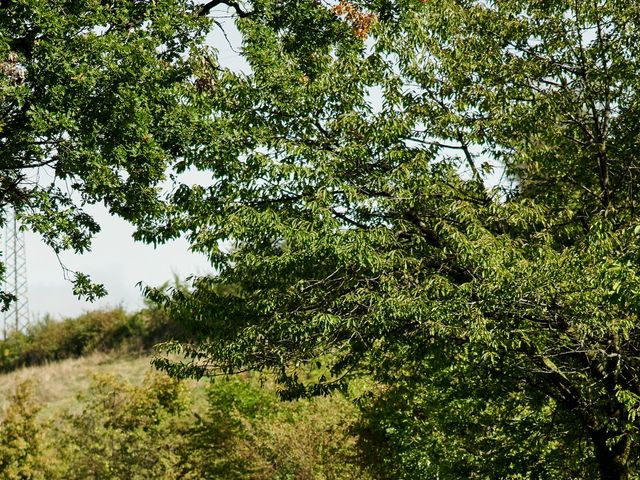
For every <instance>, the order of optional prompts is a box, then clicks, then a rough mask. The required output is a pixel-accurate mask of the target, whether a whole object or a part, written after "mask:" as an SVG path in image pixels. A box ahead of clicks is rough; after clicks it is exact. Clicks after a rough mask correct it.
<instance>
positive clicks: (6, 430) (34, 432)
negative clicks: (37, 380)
mask: <svg viewBox="0 0 640 480" xmlns="http://www.w3.org/2000/svg"><path fill="white" fill-rule="evenodd" d="M39 410H40V408H39V407H38V405H37V404H36V403H35V402H34V401H33V399H32V385H31V383H29V382H24V383H21V384H19V385H18V386H17V387H16V391H15V393H14V395H13V396H12V397H11V399H10V403H9V405H8V406H7V407H6V408H5V410H4V412H3V414H2V421H1V422H0V477H1V478H3V479H5V480H22V479H30V480H40V479H45V478H47V475H46V465H47V461H45V460H44V458H43V448H42V445H43V432H42V429H41V426H40V425H39V424H38V422H37V421H36V415H37V414H38V412H39Z"/></svg>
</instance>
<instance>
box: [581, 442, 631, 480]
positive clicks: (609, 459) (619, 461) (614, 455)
mask: <svg viewBox="0 0 640 480" xmlns="http://www.w3.org/2000/svg"><path fill="white" fill-rule="evenodd" d="M590 436H591V439H592V440H593V446H594V449H595V455H596V462H597V463H598V469H599V470H600V478H601V479H602V480H628V478H629V464H628V448H627V443H628V439H623V440H619V441H618V442H616V443H615V444H614V445H612V446H609V445H607V440H608V439H610V438H611V437H610V435H607V434H606V433H605V432H603V431H601V430H599V431H591V432H590Z"/></svg>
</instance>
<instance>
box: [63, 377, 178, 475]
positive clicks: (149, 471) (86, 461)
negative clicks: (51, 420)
mask: <svg viewBox="0 0 640 480" xmlns="http://www.w3.org/2000/svg"><path fill="white" fill-rule="evenodd" d="M80 401H81V403H82V404H83V407H84V408H83V409H82V411H81V412H80V413H78V414H65V415H64V416H62V417H61V418H60V419H58V422H57V426H56V431H55V433H54V437H55V442H56V444H58V445H59V446H60V448H59V454H60V455H61V456H62V457H63V458H64V471H62V472H61V473H60V478H64V479H68V480H76V479H77V480H92V479H95V480H116V479H124V478H126V479H131V480H136V479H148V478H153V479H158V480H174V479H177V478H180V477H179V475H178V473H177V472H178V469H177V464H178V460H179V457H178V455H177V450H178V448H179V445H180V442H181V435H180V433H179V431H180V430H181V427H180V422H181V421H182V420H183V416H184V415H185V414H186V412H187V410H188V406H189V399H188V395H187V390H186V387H185V386H184V384H182V383H180V382H178V381H175V380H172V379H170V378H168V377H166V376H161V375H150V376H149V377H148V378H147V379H146V380H145V383H144V385H143V386H141V387H136V386H134V385H131V384H129V383H127V382H121V381H119V380H117V379H116V378H115V377H113V376H110V375H107V376H99V377H96V378H95V380H94V383H93V385H92V387H91V389H90V390H89V392H88V394H87V395H85V396H84V397H83V398H81V399H80Z"/></svg>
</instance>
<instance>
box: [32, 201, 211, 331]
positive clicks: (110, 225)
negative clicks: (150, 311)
mask: <svg viewBox="0 0 640 480" xmlns="http://www.w3.org/2000/svg"><path fill="white" fill-rule="evenodd" d="M90 213H91V214H92V215H94V217H95V218H96V219H97V220H98V222H99V223H100V225H101V226H102V231H101V232H100V233H99V234H98V235H97V236H96V237H95V238H94V241H93V246H92V249H91V251H90V252H88V253H86V254H84V255H75V254H72V253H66V254H63V255H61V260H62V261H63V263H64V265H65V266H66V267H67V268H70V269H72V270H77V271H80V272H83V273H87V274H89V275H90V276H91V277H92V280H93V281H96V282H100V283H103V284H104V285H105V287H106V288H107V291H108V295H107V296H106V297H104V298H102V299H100V300H97V301H96V302H94V303H90V302H87V301H81V300H78V298H77V297H76V296H75V295H73V293H72V285H71V283H70V282H68V281H66V280H65V279H64V272H63V270H62V267H61V266H60V263H59V261H58V259H57V258H56V256H55V254H54V253H53V251H52V250H51V249H50V248H49V247H48V246H46V245H45V244H44V243H43V242H42V241H41V240H40V238H39V237H38V236H37V235H35V234H33V233H30V232H27V233H26V253H27V276H28V289H29V310H30V314H31V318H32V320H33V319H35V320H37V319H40V318H42V317H43V316H44V315H45V314H49V315H51V316H52V317H53V318H66V317H69V316H76V315H78V314H80V313H82V312H84V311H87V310H94V309H98V308H104V307H115V306H118V305H122V306H124V307H125V308H126V309H127V310H136V309H139V308H140V307H142V305H143V303H142V296H141V292H140V288H139V287H137V286H136V284H137V283H138V282H143V283H144V284H147V285H150V286H157V285H160V284H162V283H164V282H167V281H173V278H174V276H175V275H177V276H178V277H179V278H181V279H184V278H185V277H187V276H188V275H191V274H205V273H208V272H210V271H211V268H210V266H209V263H208V262H207V260H206V258H205V257H204V256H203V255H200V254H195V253H191V252H189V249H188V243H187V242H186V241H185V240H180V241H174V242H171V243H169V244H166V245H161V246H159V247H158V248H156V249H154V248H153V247H151V246H149V245H145V244H141V243H137V242H134V241H133V239H132V238H131V235H132V233H133V227H131V226H130V225H129V224H128V223H126V222H125V221H123V220H121V219H119V218H115V217H112V216H110V215H109V214H108V213H107V211H106V209H104V208H103V207H94V208H92V209H91V210H90Z"/></svg>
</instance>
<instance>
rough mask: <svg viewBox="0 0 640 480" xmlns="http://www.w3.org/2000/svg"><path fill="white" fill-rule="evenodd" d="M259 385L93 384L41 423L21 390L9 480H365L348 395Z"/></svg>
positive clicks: (13, 416) (8, 430)
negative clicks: (296, 394)
mask: <svg viewBox="0 0 640 480" xmlns="http://www.w3.org/2000/svg"><path fill="white" fill-rule="evenodd" d="M271 387H272V386H269V385H268V384H260V383H259V382H258V381H257V380H256V379H252V378H248V377H245V378H242V379H240V378H235V379H231V380H222V379H221V380H220V381H217V382H215V383H213V384H211V385H209V386H208V387H207V388H206V391H207V395H206V398H203V396H202V395H201V392H199V389H197V388H196V387H194V386H193V385H191V386H190V385H187V384H185V383H184V382H180V381H176V380H174V379H171V378H169V377H167V376H166V375H160V374H158V373H157V372H154V371H150V372H149V374H148V375H147V377H146V378H145V380H144V383H143V384H142V385H133V384H132V383H130V382H129V381H127V380H124V379H122V378H116V377H115V376H114V375H111V374H108V375H96V376H95V377H94V379H93V381H92V384H91V386H90V387H89V388H87V389H86V390H85V391H83V392H81V393H80V394H79V395H78V398H77V402H76V403H75V404H73V405H72V406H71V407H70V408H68V409H65V410H64V411H53V412H51V411H50V412H49V415H48V416H47V418H46V419H44V418H42V416H39V415H38V412H39V411H40V408H41V407H44V408H46V407H47V406H46V405H37V404H36V397H35V396H34V395H32V392H31V389H30V388H29V386H28V385H20V386H18V388H17V391H16V395H15V396H14V397H13V399H12V402H11V404H10V405H9V406H8V408H7V409H6V410H5V412H4V414H3V417H2V423H1V424H0V431H1V432H2V433H3V436H2V438H0V476H1V477H2V478H7V479H16V480H17V479H27V478H29V479H47V480H62V479H65V480H66V479H83V480H84V479H101V480H102V479H107V480H108V479H116V478H117V479H123V478H127V479H129V478H130V479H147V478H154V479H155V478H157V479H177V478H180V479H182V478H184V479H209V478H211V479H242V480H262V479H299V480H324V479H336V480H338V479H351V478H363V479H366V478H368V476H366V474H365V473H363V472H362V471H361V469H360V467H359V466H358V465H357V461H356V449H355V437H354V436H353V434H351V432H350V426H351V425H353V423H354V422H355V421H356V420H357V418H358V415H357V412H356V409H355V407H354V406H353V405H352V404H351V403H350V402H349V401H348V400H347V399H345V398H343V397H341V396H332V397H330V398H324V399H317V400H312V401H309V400H301V401H296V402H287V403H282V402H280V401H279V400H278V399H277V396H276V394H275V392H274V391H273V390H272V388H271Z"/></svg>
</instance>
